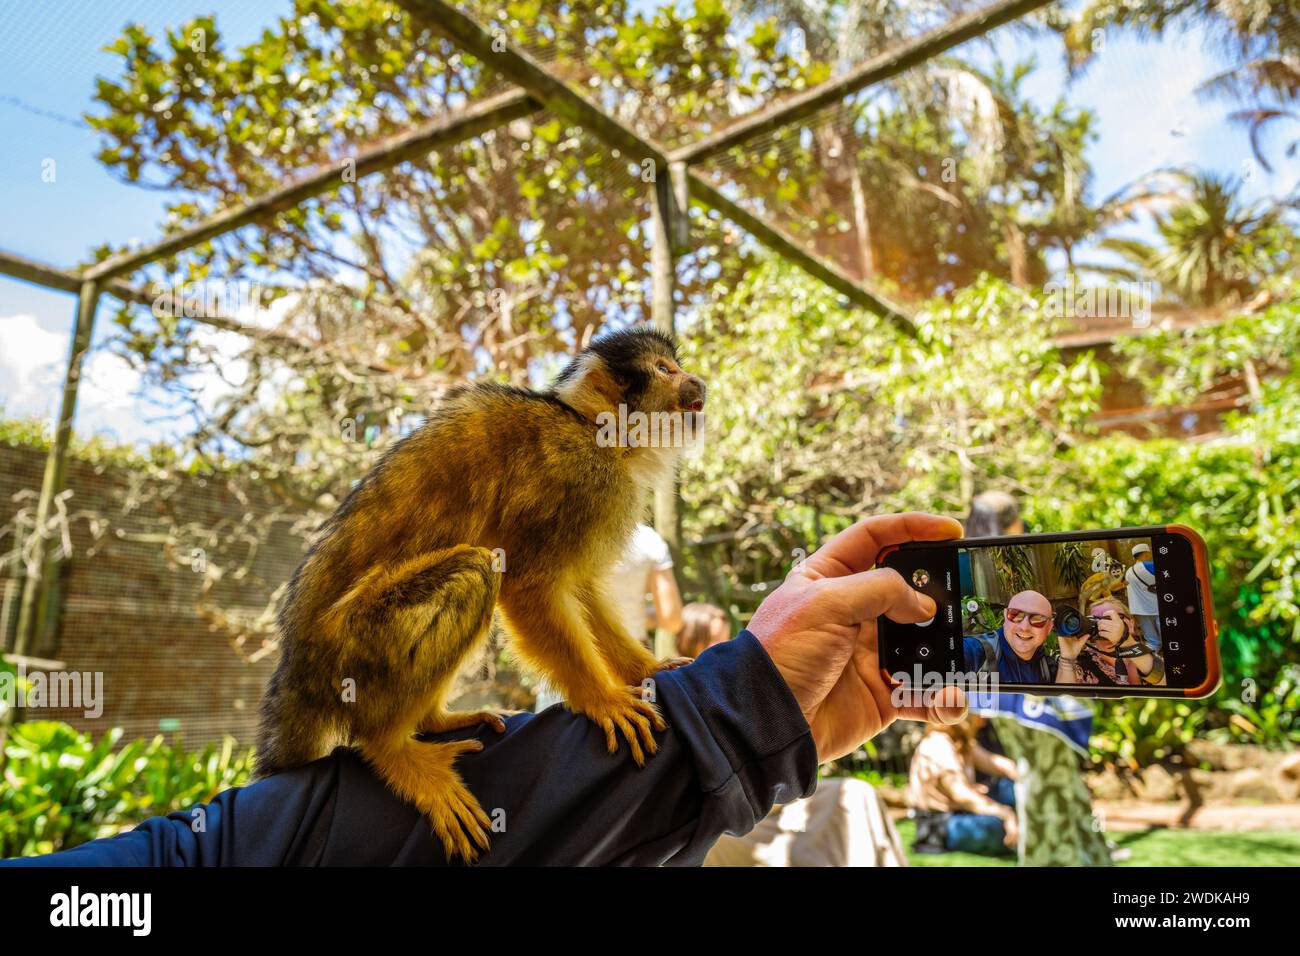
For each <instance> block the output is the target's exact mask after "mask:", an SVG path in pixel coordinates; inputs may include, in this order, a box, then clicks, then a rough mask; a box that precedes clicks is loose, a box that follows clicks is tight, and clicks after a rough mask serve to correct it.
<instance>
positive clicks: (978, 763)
mask: <svg viewBox="0 0 1300 956" xmlns="http://www.w3.org/2000/svg"><path fill="white" fill-rule="evenodd" d="M971 763H973V764H974V765H975V769H976V770H978V771H979V772H980V773H986V774H988V775H990V776H993V777H1006V778H1007V779H1008V780H1015V779H1016V776H1017V775H1016V765H1015V763H1014V762H1012V761H1011V760H1010V759H1008V758H1007V757H1004V756H1003V755H1002V754H995V753H991V752H990V751H988V750H985V749H984V748H983V747H981V746H980V745H979V744H973V745H972V746H971Z"/></svg>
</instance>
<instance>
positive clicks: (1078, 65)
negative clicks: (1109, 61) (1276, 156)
mask: <svg viewBox="0 0 1300 956" xmlns="http://www.w3.org/2000/svg"><path fill="white" fill-rule="evenodd" d="M1194 26H1195V27H1199V28H1201V29H1203V30H1204V31H1205V32H1206V34H1207V36H1208V37H1209V39H1210V42H1211V43H1213V44H1215V45H1216V46H1218V47H1220V48H1221V49H1224V50H1227V51H1229V54H1230V55H1232V56H1234V57H1235V58H1236V59H1237V61H1238V62H1237V63H1236V64H1234V65H1233V66H1232V67H1230V68H1229V69H1227V70H1224V71H1223V72H1221V73H1218V74H1216V75H1214V76H1212V77H1210V78H1209V79H1207V80H1205V81H1204V82H1203V83H1201V84H1200V86H1199V87H1198V92H1199V93H1200V94H1201V95H1203V96H1206V97H1213V98H1221V99H1229V100H1233V101H1236V102H1238V103H1241V104H1244V106H1245V108H1243V109H1240V110H1237V111H1235V112H1233V113H1230V114H1229V116H1228V118H1229V120H1231V121H1233V122H1236V123H1241V124H1243V125H1245V126H1246V127H1247V128H1248V129H1249V130H1250V143H1251V148H1252V150H1253V151H1254V153H1255V158H1256V159H1257V160H1258V161H1259V163H1260V165H1261V166H1263V167H1264V168H1265V169H1266V170H1270V171H1271V169H1272V167H1271V166H1270V165H1269V163H1268V159H1267V157H1266V156H1265V155H1264V152H1265V151H1264V147H1263V143H1262V142H1261V134H1262V133H1263V131H1264V129H1265V128H1266V127H1269V126H1272V125H1273V124H1275V123H1277V122H1278V121H1279V120H1291V121H1300V112H1297V111H1296V109H1293V108H1292V104H1296V103H1297V102H1300V5H1297V4H1296V3H1294V2H1293V0H1281V2H1279V0H1088V2H1087V3H1085V4H1084V5H1083V7H1082V8H1081V9H1080V10H1079V12H1078V13H1077V14H1076V15H1075V16H1074V18H1073V19H1072V20H1071V21H1070V22H1069V23H1068V25H1067V26H1066V27H1065V28H1064V30H1063V31H1062V32H1063V38H1064V40H1065V46H1066V52H1067V56H1068V58H1069V62H1070V66H1071V68H1072V69H1075V70H1079V69H1082V68H1084V67H1086V66H1087V64H1088V63H1089V62H1090V61H1091V60H1092V58H1093V55H1094V53H1095V52H1096V44H1095V42H1094V38H1095V37H1096V35H1097V32H1098V31H1104V30H1107V29H1111V28H1116V27H1119V28H1131V29H1136V30H1138V31H1139V32H1141V33H1144V34H1147V35H1150V36H1164V35H1165V34H1166V33H1167V32H1171V31H1174V30H1187V29H1189V28H1191V27H1194ZM1269 97H1271V98H1273V99H1275V100H1276V102H1274V103H1269V102H1267V98H1269ZM1298 149H1300V139H1297V140H1293V141H1291V142H1290V143H1289V144H1287V148H1286V155H1287V156H1293V155H1295V153H1296V151H1297V150H1298Z"/></svg>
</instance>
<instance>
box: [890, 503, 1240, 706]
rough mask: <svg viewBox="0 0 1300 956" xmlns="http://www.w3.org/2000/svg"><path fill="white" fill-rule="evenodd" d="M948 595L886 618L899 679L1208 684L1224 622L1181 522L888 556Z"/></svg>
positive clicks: (934, 546) (1177, 690) (909, 575)
mask: <svg viewBox="0 0 1300 956" xmlns="http://www.w3.org/2000/svg"><path fill="white" fill-rule="evenodd" d="M878 563H879V564H880V565H881V566H882V567H887V568H893V569H894V570H895V571H897V572H898V573H899V574H901V575H902V576H903V579H904V580H905V581H907V582H908V583H909V584H911V586H912V587H914V588H916V589H917V590H919V591H922V592H924V593H925V594H927V595H929V596H930V597H931V598H932V599H933V600H934V603H935V606H936V607H937V608H938V611H937V613H936V614H935V616H934V618H932V619H931V620H929V621H925V622H922V623H920V624H899V623H897V622H895V621H891V620H889V619H888V618H886V617H881V618H880V620H879V627H878V635H879V636H878V640H879V650H880V666H881V668H882V670H883V671H884V673H885V677H886V680H887V681H888V682H889V684H890V685H891V686H893V687H900V686H913V687H918V688H926V687H928V688H934V687H939V686H947V685H953V684H957V685H961V686H964V687H966V688H974V689H976V690H978V691H984V692H989V691H992V692H999V693H1028V694H1037V695H1044V696H1045V695H1055V694H1073V695H1077V696H1083V697H1208V696H1209V695H1210V694H1212V693H1214V691H1215V689H1216V688H1217V687H1218V686H1219V681H1220V669H1219V643H1218V628H1217V627H1216V625H1215V620H1214V608H1213V606H1212V603H1211V599H1210V583H1209V581H1210V578H1209V561H1208V558H1207V556H1206V551H1205V542H1204V541H1203V540H1202V539H1201V536H1200V535H1198V534H1197V533H1196V532H1195V531H1193V530H1192V529H1190V528H1186V527H1183V526H1182V525H1157V526H1151V527H1144V528H1112V529H1108V530H1102V531H1066V532H1058V533H1053V534H1020V535H1009V536H1003V537H992V538H963V539H958V540H956V541H941V542H919V541H918V542H909V543H907V544H903V545H897V546H894V547H891V548H888V549H886V551H885V552H884V553H882V554H881V556H880V558H879V559H878Z"/></svg>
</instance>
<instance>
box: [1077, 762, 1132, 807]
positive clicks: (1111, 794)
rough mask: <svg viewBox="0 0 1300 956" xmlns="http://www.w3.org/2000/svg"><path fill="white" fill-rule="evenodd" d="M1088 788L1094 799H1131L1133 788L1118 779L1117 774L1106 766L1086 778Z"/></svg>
mask: <svg viewBox="0 0 1300 956" xmlns="http://www.w3.org/2000/svg"><path fill="white" fill-rule="evenodd" d="M1087 782H1088V789H1089V790H1091V791H1092V796H1093V799H1094V800H1131V799H1133V790H1132V788H1131V787H1129V785H1128V784H1126V783H1125V782H1124V781H1123V780H1121V779H1120V777H1119V774H1117V773H1116V772H1115V771H1114V770H1112V769H1110V768H1107V769H1105V770H1103V771H1101V772H1100V773H1095V774H1093V775H1092V776H1090V777H1088V778H1087Z"/></svg>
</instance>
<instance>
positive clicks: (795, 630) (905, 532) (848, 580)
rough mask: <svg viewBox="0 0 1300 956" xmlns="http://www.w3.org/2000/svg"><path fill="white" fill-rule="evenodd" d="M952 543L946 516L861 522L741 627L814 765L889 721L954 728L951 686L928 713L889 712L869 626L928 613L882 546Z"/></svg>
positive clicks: (954, 529)
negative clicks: (811, 744)
mask: <svg viewBox="0 0 1300 956" xmlns="http://www.w3.org/2000/svg"><path fill="white" fill-rule="evenodd" d="M959 537H961V525H960V524H959V523H958V522H956V521H954V520H953V519H952V518H943V517H940V516H938V515H928V514H919V513H909V514H899V515H880V516H876V517H871V518H864V519H863V520H861V521H859V522H858V523H857V524H855V525H853V526H852V527H850V528H847V529H846V530H844V531H842V532H840V533H839V534H838V535H836V536H835V537H834V538H832V539H831V540H830V541H828V542H827V543H826V544H825V545H823V546H822V547H821V548H820V549H819V550H818V551H817V552H816V553H815V554H813V555H812V556H811V557H809V558H807V559H806V560H804V561H803V562H801V563H800V564H799V565H798V566H796V568H795V569H794V570H793V571H791V572H790V574H789V576H788V577H787V578H786V579H785V581H784V582H783V583H782V584H781V586H780V587H779V588H777V589H776V590H775V591H773V592H772V593H771V594H770V595H768V597H767V599H766V600H765V601H763V603H762V604H761V605H759V608H758V610H757V611H755V612H754V616H753V618H752V619H751V620H750V622H749V631H750V633H751V634H753V635H754V636H755V637H756V638H758V640H759V641H760V642H761V643H762V645H763V647H764V648H765V649H766V650H767V653H768V655H769V656H770V657H771V658H772V662H773V663H774V664H775V665H776V667H777V670H779V671H780V672H781V676H782V677H784V678H785V682H786V684H788V685H789V687H790V690H791V691H792V692H793V694H794V696H795V699H796V700H797V701H798V702H799V706H800V708H801V709H802V710H803V715H804V718H805V719H806V720H807V721H808V726H809V727H810V728H811V730H812V735H813V740H814V741H815V742H816V744H817V756H818V759H819V760H820V761H822V762H825V761H827V760H833V759H835V758H836V757H842V756H844V755H845V754H847V753H851V752H853V751H854V750H856V749H857V748H858V747H860V746H861V745H862V743H863V741H866V740H869V739H870V738H871V737H874V736H875V735H876V734H878V733H880V731H882V730H883V729H884V728H886V727H888V726H889V725H890V724H891V723H893V722H894V721H895V720H897V719H900V718H901V719H905V720H924V721H930V722H934V723H946V724H954V723H957V722H958V721H959V720H961V719H962V718H963V717H964V716H965V714H966V698H965V695H964V694H963V693H962V691H961V689H960V688H957V687H946V688H943V690H942V691H940V692H939V694H938V699H937V700H936V701H935V702H934V703H932V704H930V705H929V706H901V707H900V706H897V705H896V704H895V703H894V702H893V700H892V699H891V690H890V687H889V686H888V685H887V684H886V683H885V680H884V677H883V676H882V674H881V672H880V658H879V653H878V651H877V645H876V618H877V617H878V616H880V615H881V614H884V615H887V616H888V617H889V618H890V620H893V621H897V622H899V623H901V624H915V623H919V622H921V621H925V620H928V619H930V618H931V617H933V616H934V614H935V610H936V609H935V604H934V601H932V600H931V599H930V598H928V597H926V596H925V595H923V594H921V593H920V592H919V591H917V590H915V589H914V588H913V587H911V585H909V584H908V583H907V582H906V581H904V580H903V578H902V576H900V575H899V574H898V572H897V571H894V570H893V569H890V568H876V569H874V570H872V567H873V565H874V564H875V563H876V557H877V556H878V555H879V554H880V552H881V551H882V550H883V549H884V548H885V547H887V546H889V545H893V544H901V543H903V542H904V541H943V540H947V539H950V538H959Z"/></svg>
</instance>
